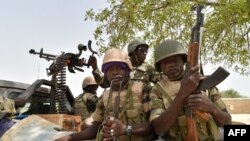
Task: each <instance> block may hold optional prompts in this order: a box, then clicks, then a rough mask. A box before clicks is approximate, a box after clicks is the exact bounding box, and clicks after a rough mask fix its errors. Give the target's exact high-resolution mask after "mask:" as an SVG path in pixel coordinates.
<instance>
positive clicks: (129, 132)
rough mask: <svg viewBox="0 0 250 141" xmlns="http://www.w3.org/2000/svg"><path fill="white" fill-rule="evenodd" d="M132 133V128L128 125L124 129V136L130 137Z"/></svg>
mask: <svg viewBox="0 0 250 141" xmlns="http://www.w3.org/2000/svg"><path fill="white" fill-rule="evenodd" d="M132 132H133V128H132V126H131V125H128V126H127V128H126V130H125V133H126V135H128V136H131V135H132Z"/></svg>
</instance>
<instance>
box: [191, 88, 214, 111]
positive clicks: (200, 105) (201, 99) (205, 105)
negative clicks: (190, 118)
mask: <svg viewBox="0 0 250 141" xmlns="http://www.w3.org/2000/svg"><path fill="white" fill-rule="evenodd" d="M188 106H189V107H190V108H191V109H192V110H199V111H201V112H211V111H212V108H213V103H212V102H211V100H210V99H209V98H208V97H207V96H206V95H205V94H204V93H203V94H192V95H190V96H189V97H188Z"/></svg>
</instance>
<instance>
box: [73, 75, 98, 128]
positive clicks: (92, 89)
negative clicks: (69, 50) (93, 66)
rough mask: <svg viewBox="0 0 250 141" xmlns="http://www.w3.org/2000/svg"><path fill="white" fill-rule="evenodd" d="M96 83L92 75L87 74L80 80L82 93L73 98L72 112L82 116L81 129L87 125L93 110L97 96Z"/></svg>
mask: <svg viewBox="0 0 250 141" xmlns="http://www.w3.org/2000/svg"><path fill="white" fill-rule="evenodd" d="M97 88H98V85H97V83H96V81H95V79H94V77H93V76H87V77H85V78H84V80H83V82H82V89H83V93H82V94H80V95H79V96H77V97H76V98H75V104H74V114H75V115H79V116H81V118H82V121H83V124H82V129H84V128H86V127H87V126H89V124H90V123H89V122H88V121H90V120H91V119H89V117H90V116H91V114H92V113H93V112H94V111H95V108H96V103H97V101H98V97H97V96H96V90H97Z"/></svg>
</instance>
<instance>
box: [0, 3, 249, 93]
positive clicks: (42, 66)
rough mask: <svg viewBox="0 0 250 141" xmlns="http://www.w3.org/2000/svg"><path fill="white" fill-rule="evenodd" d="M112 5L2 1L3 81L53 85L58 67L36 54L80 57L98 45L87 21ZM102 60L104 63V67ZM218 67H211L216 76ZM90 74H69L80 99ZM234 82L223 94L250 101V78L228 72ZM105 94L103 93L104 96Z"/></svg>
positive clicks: (0, 57) (0, 46)
mask: <svg viewBox="0 0 250 141" xmlns="http://www.w3.org/2000/svg"><path fill="white" fill-rule="evenodd" d="M107 6H108V5H107V2H106V0H102V1H101V0H1V1H0V17H1V21H0V64H1V69H0V79H2V80H11V81H18V82H24V83H29V84H31V83H33V82H34V81H35V80H36V79H48V80H50V79H51V77H48V76H47V74H46V68H48V67H49V66H50V64H51V63H52V61H50V62H49V61H46V60H45V59H41V58H39V56H38V55H33V54H29V50H30V49H35V51H37V52H39V51H40V49H41V48H43V52H44V53H48V54H53V55H60V54H61V53H62V52H65V53H67V52H71V53H77V52H78V49H77V46H78V44H80V43H81V44H84V45H87V43H88V40H92V42H93V44H92V46H93V49H94V50H97V49H98V47H97V46H96V45H95V44H94V43H95V41H94V36H93V33H94V30H95V28H96V26H97V24H96V23H95V22H93V21H84V18H85V13H86V10H89V9H91V8H93V9H94V10H96V11H100V9H103V8H105V7H107ZM89 55H91V53H90V52H89V51H86V52H83V54H82V56H81V58H85V59H86V60H87V59H88V57H89ZM100 63H101V58H100V59H98V65H99V67H100ZM216 67H218V66H215V67H210V66H207V65H206V66H205V73H207V74H210V73H212V72H213V71H215V70H216ZM82 69H84V72H78V71H76V73H74V74H73V73H69V72H67V78H66V79H67V81H66V83H67V85H68V86H69V87H70V89H71V91H72V93H73V95H74V96H77V95H78V94H80V93H81V92H82V88H81V84H82V80H83V79H84V77H86V76H88V75H92V74H91V71H92V69H91V68H87V67H83V68H82ZM228 71H229V72H230V76H229V77H228V78H227V79H226V80H224V81H223V82H222V83H221V84H219V85H218V88H219V89H220V90H227V89H234V90H236V91H237V92H239V93H240V94H241V95H244V96H248V97H250V87H249V84H250V77H249V76H241V75H239V74H237V73H235V72H233V71H232V70H228ZM101 91H102V90H101V89H98V93H99V95H100V93H101Z"/></svg>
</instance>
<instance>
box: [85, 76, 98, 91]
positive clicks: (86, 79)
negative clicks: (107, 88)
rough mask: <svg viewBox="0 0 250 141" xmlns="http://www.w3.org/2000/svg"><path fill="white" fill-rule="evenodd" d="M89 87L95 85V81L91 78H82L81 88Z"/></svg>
mask: <svg viewBox="0 0 250 141" xmlns="http://www.w3.org/2000/svg"><path fill="white" fill-rule="evenodd" d="M89 85H97V83H96V81H95V79H94V77H93V76H87V77H85V78H84V80H83V82H82V88H83V89H84V88H86V87H87V86H89Z"/></svg>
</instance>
